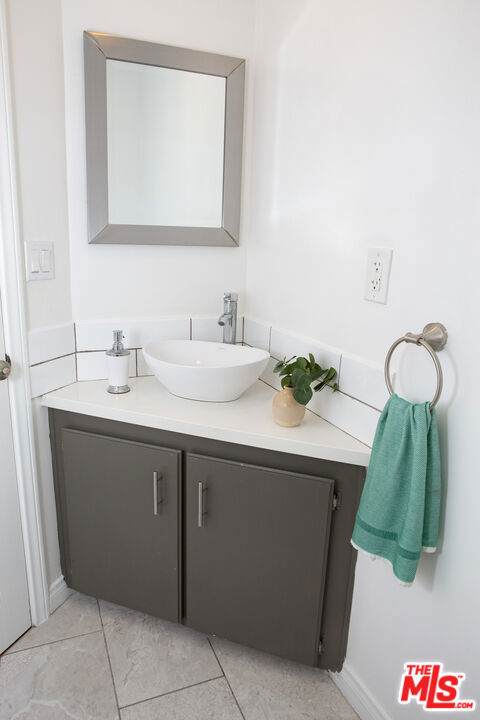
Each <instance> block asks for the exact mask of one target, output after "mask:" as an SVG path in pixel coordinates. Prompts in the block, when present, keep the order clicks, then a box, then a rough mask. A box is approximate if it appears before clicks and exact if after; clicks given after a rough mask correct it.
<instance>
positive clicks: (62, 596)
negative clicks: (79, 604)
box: [49, 575, 72, 613]
mask: <svg viewBox="0 0 480 720" xmlns="http://www.w3.org/2000/svg"><path fill="white" fill-rule="evenodd" d="M71 593H72V591H71V589H70V588H69V587H68V585H67V583H66V582H65V580H64V578H63V575H59V576H58V577H57V578H56V579H55V580H54V581H53V582H52V583H51V585H50V588H49V609H50V612H51V613H53V612H54V610H56V609H57V608H58V607H60V605H61V604H62V603H63V602H65V600H66V599H67V598H68V596H69V595H71Z"/></svg>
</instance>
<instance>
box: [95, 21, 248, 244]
mask: <svg viewBox="0 0 480 720" xmlns="http://www.w3.org/2000/svg"><path fill="white" fill-rule="evenodd" d="M83 37H84V63H85V121H86V155H87V208H88V242H89V243H115V244H128V245H230V246H232V245H233V246H237V245H238V244H239V228H240V195H241V181H242V145H243V101H244V87H245V60H243V59H242V58H234V57H228V56H226V55H216V54H214V53H207V52H200V51H198V50H187V49H185V48H179V47H173V46H170V45H159V44H157V43H151V42H145V41H142V40H132V39H130V38H124V37H118V36H116V35H107V34H105V33H97V32H91V31H85V32H84V33H83ZM107 60H123V61H124V62H132V63H141V64H143V65H154V66H158V67H164V68H171V69H172V70H186V71H189V72H197V73H204V74H206V75H217V76H219V77H224V78H225V79H226V83H225V85H226V97H225V150H224V158H223V200H222V226H221V227H179V226H169V225H117V224H110V223H109V222H108V151H107Z"/></svg>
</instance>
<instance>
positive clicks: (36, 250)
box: [25, 242, 54, 282]
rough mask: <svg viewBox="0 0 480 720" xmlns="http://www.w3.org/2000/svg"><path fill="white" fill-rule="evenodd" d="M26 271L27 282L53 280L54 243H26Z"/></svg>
mask: <svg viewBox="0 0 480 720" xmlns="http://www.w3.org/2000/svg"><path fill="white" fill-rule="evenodd" d="M25 269H26V273H27V282H30V281H32V280H52V279H53V277H54V273H53V242H26V243H25Z"/></svg>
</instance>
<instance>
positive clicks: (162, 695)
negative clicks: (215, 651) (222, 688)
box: [121, 674, 226, 710]
mask: <svg viewBox="0 0 480 720" xmlns="http://www.w3.org/2000/svg"><path fill="white" fill-rule="evenodd" d="M223 678H225V675H223V674H222V675H218V676H217V677H213V678H208V680H200V681H199V682H196V683H192V684H191V685H185V686H184V687H180V688H175V690H167V692H164V693H160V695H152V697H148V698H145V700H137V702H134V703H129V704H128V705H122V707H121V710H125V709H126V708H131V707H135V706H136V705H142V704H143V703H146V702H150V701H151V700H157V699H158V698H163V697H166V696H167V695H175V693H179V692H182V690H189V689H190V688H194V687H198V685H206V683H209V682H213V681H214V680H222V679H223ZM225 679H226V678H225Z"/></svg>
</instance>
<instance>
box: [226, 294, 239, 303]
mask: <svg viewBox="0 0 480 720" xmlns="http://www.w3.org/2000/svg"><path fill="white" fill-rule="evenodd" d="M223 299H224V300H231V301H233V302H237V301H238V293H234V292H224V293H223Z"/></svg>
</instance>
